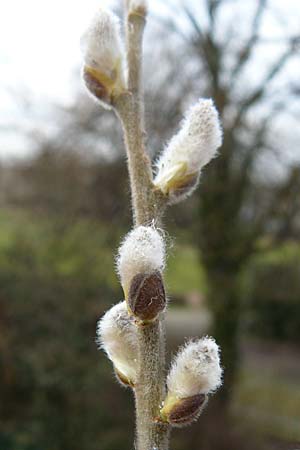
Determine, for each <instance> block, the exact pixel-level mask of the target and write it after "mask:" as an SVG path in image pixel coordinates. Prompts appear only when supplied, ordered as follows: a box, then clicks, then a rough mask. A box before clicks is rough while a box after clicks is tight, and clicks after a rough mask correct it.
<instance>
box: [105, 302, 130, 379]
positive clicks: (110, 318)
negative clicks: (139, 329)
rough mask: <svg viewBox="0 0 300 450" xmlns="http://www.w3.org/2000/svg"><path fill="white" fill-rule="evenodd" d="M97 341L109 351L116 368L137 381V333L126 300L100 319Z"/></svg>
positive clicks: (108, 353)
mask: <svg viewBox="0 0 300 450" xmlns="http://www.w3.org/2000/svg"><path fill="white" fill-rule="evenodd" d="M97 343H98V345H99V347H100V348H102V349H103V350H104V351H105V352H106V353H107V356H108V357H109V359H110V360H111V361H112V362H113V364H114V366H115V368H116V369H117V370H118V371H119V372H120V373H121V374H123V375H125V377H127V378H128V380H130V381H131V382H132V383H135V381H136V374H137V369H138V360H137V354H138V346H137V333H136V326H135V324H134V319H133V318H132V317H131V316H129V314H128V311H127V305H126V302H125V301H123V302H120V303H118V304H117V305H115V306H113V307H112V308H111V309H110V310H108V311H107V312H106V314H105V315H104V316H103V317H102V318H101V319H100V320H99V322H98V324H97Z"/></svg>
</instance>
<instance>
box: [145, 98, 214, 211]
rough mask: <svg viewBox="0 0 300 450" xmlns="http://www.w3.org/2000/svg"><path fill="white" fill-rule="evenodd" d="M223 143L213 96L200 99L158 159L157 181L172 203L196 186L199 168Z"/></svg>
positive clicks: (186, 194)
mask: <svg viewBox="0 0 300 450" xmlns="http://www.w3.org/2000/svg"><path fill="white" fill-rule="evenodd" d="M221 143H222V131H221V126H220V122H219V117H218V112H217V110H216V108H215V107H214V105H213V102H212V100H208V99H200V100H199V101H198V103H197V104H196V105H195V106H193V107H192V108H191V109H190V110H189V111H188V112H187V114H186V117H185V119H184V120H183V122H182V126H181V129H180V131H179V132H178V133H177V134H176V135H175V136H174V137H173V138H172V139H171V141H170V143H169V145H168V146H167V147H166V148H165V150H164V151H163V153H162V154H161V156H160V158H159V159H158V161H157V163H156V166H157V174H156V177H155V180H154V184H155V185H156V186H157V188H158V189H160V190H161V191H162V192H163V194H164V195H166V196H168V197H169V202H170V203H176V202H178V201H180V200H182V199H184V198H186V197H187V196H188V195H190V194H191V193H192V192H193V191H194V189H195V188H196V186H197V184H198V180H199V176H200V171H201V169H202V167H203V166H205V165H206V164H207V163H208V162H209V161H210V160H211V159H212V158H213V157H215V156H216V153H217V149H218V147H220V145H221Z"/></svg>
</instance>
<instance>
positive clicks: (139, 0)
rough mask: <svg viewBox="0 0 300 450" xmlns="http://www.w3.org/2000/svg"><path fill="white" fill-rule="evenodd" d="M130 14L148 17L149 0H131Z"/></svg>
mask: <svg viewBox="0 0 300 450" xmlns="http://www.w3.org/2000/svg"><path fill="white" fill-rule="evenodd" d="M128 13H129V15H136V16H141V17H146V15H147V13H148V2H147V1H146V0H129V11H128Z"/></svg>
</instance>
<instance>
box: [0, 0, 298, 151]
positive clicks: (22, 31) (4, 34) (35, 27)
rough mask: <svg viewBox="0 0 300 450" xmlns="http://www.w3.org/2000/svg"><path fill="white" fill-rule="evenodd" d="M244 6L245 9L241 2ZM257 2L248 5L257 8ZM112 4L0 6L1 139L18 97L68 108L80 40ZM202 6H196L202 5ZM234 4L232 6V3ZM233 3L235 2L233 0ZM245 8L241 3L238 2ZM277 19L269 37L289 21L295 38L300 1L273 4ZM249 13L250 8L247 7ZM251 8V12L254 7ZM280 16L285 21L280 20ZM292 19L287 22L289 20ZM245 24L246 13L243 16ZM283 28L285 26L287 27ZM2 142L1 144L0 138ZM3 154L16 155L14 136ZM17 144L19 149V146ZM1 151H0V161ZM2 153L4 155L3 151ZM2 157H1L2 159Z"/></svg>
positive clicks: (59, 1)
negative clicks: (101, 10)
mask: <svg viewBox="0 0 300 450" xmlns="http://www.w3.org/2000/svg"><path fill="white" fill-rule="evenodd" d="M243 2H244V4H245V3H246V2H245V1H244V0H243ZM256 2H257V0H250V5H252V6H253V5H255V4H256ZM111 3H112V2H111V1H109V0H100V1H99V0H76V1H74V0H51V1H47V0H44V1H41V0H7V1H2V2H1V4H0V64H1V70H0V134H2V136H3V135H4V133H3V129H4V128H5V126H6V125H7V124H10V123H14V122H15V121H16V119H17V118H18V114H22V112H21V111H23V110H22V109H20V108H19V106H18V101H17V100H16V99H17V95H16V94H17V93H20V92H21V93H24V95H25V96H26V95H27V94H26V93H28V95H29V96H30V100H32V101H33V102H34V103H37V104H39V103H40V104H41V105H45V104H47V102H49V103H52V102H67V101H68V100H69V99H70V98H71V97H72V92H74V86H73V85H72V71H74V68H76V67H78V66H79V64H80V60H81V55H80V46H79V41H80V36H81V34H82V31H83V30H84V28H85V26H86V25H87V23H88V21H89V20H90V18H91V16H92V14H93V12H94V11H95V10H96V8H97V7H99V5H105V6H107V5H109V4H111ZM149 3H151V10H152V11H154V10H155V12H156V13H157V12H160V13H163V10H164V3H165V2H164V0H152V1H150V2H149ZM198 3H199V1H198V0H197V1H195V4H198ZM229 3H230V2H229ZM231 3H234V0H231ZM239 3H240V4H242V0H239ZM270 3H271V4H272V7H273V8H274V11H275V15H276V14H277V17H273V18H272V19H269V20H268V22H267V24H266V27H265V28H266V29H265V31H266V34H267V35H269V36H272V35H274V34H276V33H279V34H280V27H279V24H280V21H284V20H285V21H286V20H288V24H289V28H290V31H291V32H294V31H295V30H296V29H297V27H298V30H299V29H300V28H299V27H300V1H299V0H270ZM247 8H249V6H247ZM250 8H251V7H250ZM280 11H282V13H283V14H282V16H281V14H280ZM287 11H289V14H287ZM287 16H288V19H287ZM244 20H245V21H246V22H247V20H248V18H247V13H246V14H244ZM283 25H284V23H283ZM0 142H3V139H2V140H1V136H0ZM6 142H7V145H6V146H5V147H6V148H5V151H7V150H10V152H12V153H13V152H14V151H18V146H19V143H18V142H17V141H15V140H14V137H13V136H10V139H9V137H8V138H7V140H6ZM16 142H17V143H16ZM2 149H3V145H1V147H0V157H1V150H2ZM2 151H3V150H2ZM2 156H3V154H2Z"/></svg>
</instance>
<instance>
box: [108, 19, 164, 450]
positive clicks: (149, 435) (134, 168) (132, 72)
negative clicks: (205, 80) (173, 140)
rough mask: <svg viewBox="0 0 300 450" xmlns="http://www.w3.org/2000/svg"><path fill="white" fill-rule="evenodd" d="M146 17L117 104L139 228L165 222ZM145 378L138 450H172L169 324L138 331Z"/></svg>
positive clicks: (129, 33)
mask: <svg viewBox="0 0 300 450" xmlns="http://www.w3.org/2000/svg"><path fill="white" fill-rule="evenodd" d="M144 26H145V19H144V17H142V16H140V15H136V14H129V15H128V17H127V23H126V44H127V45H126V47H127V64H128V85H127V87H128V91H127V92H126V93H124V94H122V95H121V96H119V97H118V98H117V99H116V100H115V105H114V106H115V109H116V111H117V113H118V115H119V117H120V119H121V121H122V125H123V131H124V137H125V145H126V151H127V159H128V170H129V177H130V186H131V196H132V210H133V218H134V222H135V225H149V223H151V222H152V221H155V222H157V221H159V218H160V213H159V211H160V210H161V206H162V203H161V200H162V199H161V197H160V196H159V194H157V192H156V191H155V189H154V186H153V182H152V170H151V162H150V159H149V157H148V155H147V153H146V150H145V131H144V107H143V92H142V82H141V71H142V38H143V31H144ZM138 341H139V371H138V372H139V373H138V380H137V383H136V385H135V399H136V432H137V438H136V448H137V450H153V449H154V448H156V449H157V450H167V447H168V426H166V425H162V424H158V423H156V422H155V417H157V416H158V414H159V406H160V405H161V403H162V400H163V398H164V395H165V387H164V367H165V360H164V346H165V343H164V332H163V320H162V318H159V319H157V320H156V321H155V322H154V323H151V324H149V325H146V326H138Z"/></svg>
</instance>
